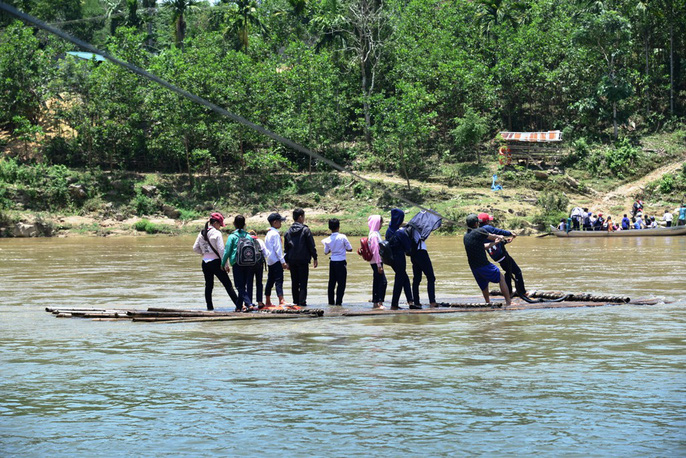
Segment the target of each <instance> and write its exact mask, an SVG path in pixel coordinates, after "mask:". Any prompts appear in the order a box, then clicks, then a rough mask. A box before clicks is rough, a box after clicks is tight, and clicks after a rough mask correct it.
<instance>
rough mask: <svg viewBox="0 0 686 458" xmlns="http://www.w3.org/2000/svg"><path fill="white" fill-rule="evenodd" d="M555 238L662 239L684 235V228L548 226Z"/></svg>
mask: <svg viewBox="0 0 686 458" xmlns="http://www.w3.org/2000/svg"><path fill="white" fill-rule="evenodd" d="M550 232H551V233H552V234H553V235H554V236H556V237H664V236H674V235H686V226H673V227H657V228H654V229H629V230H625V231H612V232H608V231H569V232H566V231H561V230H559V229H557V228H555V227H553V226H550Z"/></svg>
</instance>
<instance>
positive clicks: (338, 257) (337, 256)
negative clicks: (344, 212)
mask: <svg viewBox="0 0 686 458" xmlns="http://www.w3.org/2000/svg"><path fill="white" fill-rule="evenodd" d="M340 227H341V223H340V221H338V219H336V218H332V219H330V220H329V230H330V231H331V235H330V236H329V237H327V238H325V239H324V240H322V243H323V244H324V254H329V253H331V261H330V262H329V287H328V290H327V293H328V296H329V305H343V295H344V294H345V284H346V280H347V278H348V269H347V267H346V266H347V265H348V263H347V261H346V259H345V258H346V252H349V251H353V246H352V245H351V244H350V242H349V241H348V237H346V236H345V234H341V233H340V232H338V231H339V229H340ZM336 285H338V288H336ZM334 297H335V300H334Z"/></svg>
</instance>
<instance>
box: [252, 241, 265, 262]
mask: <svg viewBox="0 0 686 458" xmlns="http://www.w3.org/2000/svg"><path fill="white" fill-rule="evenodd" d="M251 238H252V239H253V240H254V243H255V249H256V251H255V260H256V262H255V265H259V264H262V263H263V262H264V253H262V247H261V246H260V242H258V241H257V237H251Z"/></svg>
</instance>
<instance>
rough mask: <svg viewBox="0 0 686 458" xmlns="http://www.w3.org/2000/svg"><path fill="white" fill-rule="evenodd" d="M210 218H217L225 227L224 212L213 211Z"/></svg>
mask: <svg viewBox="0 0 686 458" xmlns="http://www.w3.org/2000/svg"><path fill="white" fill-rule="evenodd" d="M210 219H215V220H217V222H218V223H219V225H220V226H221V227H224V226H225V224H224V215H222V214H221V213H219V212H214V213H212V214H211V215H210Z"/></svg>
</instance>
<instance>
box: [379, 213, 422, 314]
mask: <svg viewBox="0 0 686 458" xmlns="http://www.w3.org/2000/svg"><path fill="white" fill-rule="evenodd" d="M404 220H405V212H403V211H402V210H401V209H399V208H394V209H393V210H391V222H390V223H388V229H387V230H386V241H387V242H388V243H389V244H390V246H391V251H392V252H393V264H391V268H393V271H394V272H395V279H394V280H393V297H392V299H391V310H398V309H400V307H399V306H398V302H399V301H400V293H401V292H402V291H405V299H406V301H407V305H408V306H409V307H410V308H415V306H414V301H413V300H412V287H411V285H410V277H409V276H408V275H407V260H406V259H405V256H406V254H409V253H410V252H411V251H412V243H411V241H410V238H409V237H408V236H407V233H406V232H405V228H402V227H400V225H401V224H402V223H403V221H404Z"/></svg>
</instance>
